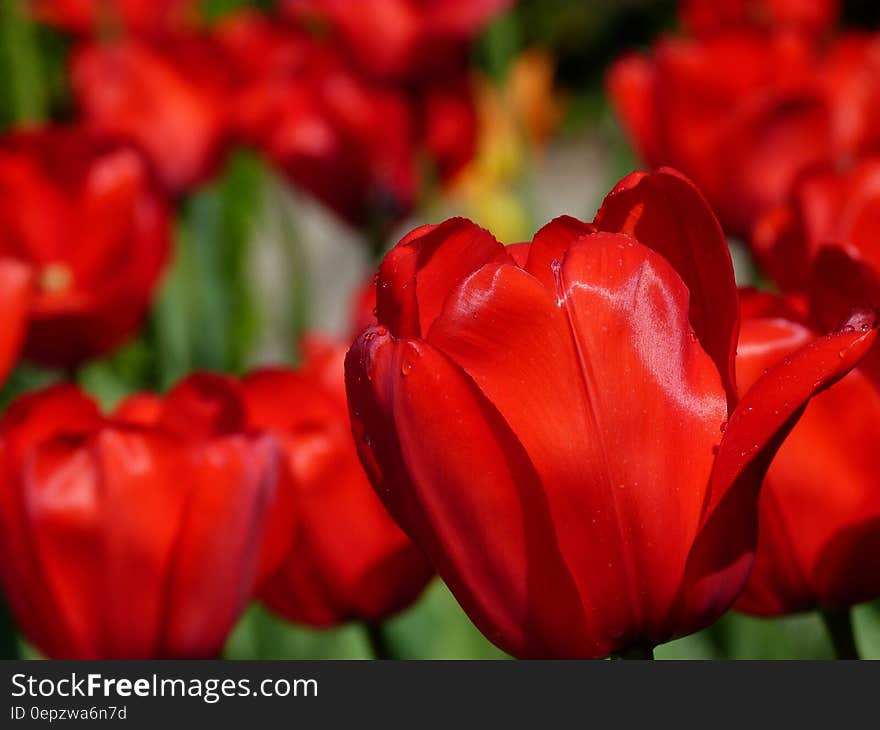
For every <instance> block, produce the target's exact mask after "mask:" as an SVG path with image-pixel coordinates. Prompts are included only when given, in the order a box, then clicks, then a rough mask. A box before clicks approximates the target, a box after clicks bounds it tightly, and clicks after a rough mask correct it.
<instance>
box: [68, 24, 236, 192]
mask: <svg viewBox="0 0 880 730" xmlns="http://www.w3.org/2000/svg"><path fill="white" fill-rule="evenodd" d="M70 73H71V83H72V86H73V91H74V94H75V96H76V98H77V102H78V104H79V107H80V112H81V114H82V116H83V118H84V120H85V123H86V124H87V125H88V126H89V128H90V129H91V130H92V131H93V132H94V133H95V134H97V135H99V136H101V137H104V138H109V139H113V140H122V141H125V142H129V143H131V144H134V145H135V146H137V147H138V148H139V149H140V150H141V151H142V152H143V153H144V155H145V156H146V158H147V159H148V160H149V161H150V163H151V165H152V167H153V170H154V172H155V174H156V175H157V176H158V178H159V179H160V180H161V182H162V184H163V185H164V187H165V188H166V189H167V190H169V191H171V192H174V193H180V192H184V191H186V190H187V189H189V188H191V187H193V186H195V185H196V184H198V183H200V182H202V181H203V180H205V179H207V178H208V177H209V176H210V175H211V174H212V173H213V172H214V171H215V170H216V169H217V167H218V166H219V163H220V161H221V159H222V155H223V151H224V146H225V142H226V136H227V133H228V129H227V120H226V115H227V113H228V109H227V105H228V102H229V100H228V99H227V97H226V94H227V93H228V83H229V82H228V79H227V78H226V75H225V74H226V63H225V59H224V58H223V56H222V54H221V53H220V51H219V49H218V48H216V47H215V45H214V44H213V43H212V42H211V41H210V39H209V38H207V37H196V36H175V37H174V38H173V39H169V40H167V41H166V42H164V43H161V44H160V43H153V44H148V43H145V42H141V41H136V40H129V41H120V42H118V43H112V44H109V45H106V44H96V43H94V44H86V45H83V46H81V47H80V48H78V49H77V51H76V52H75V53H74V55H73V58H72V61H71V68H70Z"/></svg>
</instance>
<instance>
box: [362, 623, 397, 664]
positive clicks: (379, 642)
mask: <svg viewBox="0 0 880 730" xmlns="http://www.w3.org/2000/svg"><path fill="white" fill-rule="evenodd" d="M365 627H366V630H367V639H368V640H369V642H370V648H371V649H372V651H373V658H374V659H394V658H395V657H394V652H393V651H392V649H391V645H390V644H389V642H388V633H387V632H386V631H385V627H384V626H383V625H382V624H381V623H367V624H366V625H365Z"/></svg>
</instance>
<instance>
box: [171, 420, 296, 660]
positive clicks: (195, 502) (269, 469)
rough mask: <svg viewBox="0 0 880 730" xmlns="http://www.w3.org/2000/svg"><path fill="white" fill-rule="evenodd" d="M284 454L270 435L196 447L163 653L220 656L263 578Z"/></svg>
mask: <svg viewBox="0 0 880 730" xmlns="http://www.w3.org/2000/svg"><path fill="white" fill-rule="evenodd" d="M278 458H279V453H278V445H277V443H276V441H275V439H274V438H272V437H270V436H261V437H258V438H256V439H249V438H247V437H242V436H229V437H225V438H218V439H212V440H211V441H208V442H205V443H204V444H202V445H201V448H196V449H194V450H193V451H192V452H191V458H190V461H189V464H188V466H187V467H186V468H185V469H183V470H182V472H183V475H181V476H179V477H178V481H179V483H182V484H186V485H187V486H188V487H189V490H190V493H189V501H188V505H187V512H186V515H185V516H184V520H183V525H182V527H181V532H180V536H179V540H178V543H177V546H176V550H175V557H174V569H173V573H172V575H171V578H170V584H169V587H168V593H167V599H166V600H167V615H166V620H165V624H164V627H163V637H162V648H161V649H160V652H159V655H160V656H174V657H187V658H201V659H208V658H211V659H213V658H216V656H217V654H218V652H219V651H220V650H221V649H222V647H223V642H224V641H225V639H226V635H227V634H228V632H229V630H230V629H231V628H232V625H233V623H234V622H235V621H236V619H237V618H238V617H239V615H240V614H241V612H242V611H243V610H244V608H245V606H246V605H247V602H248V601H249V600H250V598H251V595H252V592H253V589H254V585H255V581H256V579H257V569H258V560H259V555H260V539H261V536H262V530H263V525H264V523H265V520H266V518H267V508H268V506H269V505H270V503H271V499H272V496H273V491H274V488H275V484H276V481H277V470H278V468H279V463H278ZM184 476H185V478H184ZM217 525H223V529H222V530H218V529H217ZM206 616H210V621H206V620H205V617H206Z"/></svg>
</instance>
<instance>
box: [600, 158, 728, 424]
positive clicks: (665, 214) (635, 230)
mask: <svg viewBox="0 0 880 730" xmlns="http://www.w3.org/2000/svg"><path fill="white" fill-rule="evenodd" d="M594 222H595V225H596V227H597V228H598V229H599V230H603V231H612V232H621V233H627V234H629V235H631V236H632V237H633V238H635V239H636V240H637V241H639V243H641V244H643V245H645V246H648V247H649V248H652V249H654V250H655V251H657V252H658V253H659V254H660V255H661V256H663V257H664V258H665V259H666V260H667V261H668V262H669V263H670V264H672V266H673V268H675V270H676V271H677V272H678V274H679V276H681V278H682V280H683V281H684V283H685V286H686V287H687V288H688V291H689V292H690V320H691V324H692V325H693V328H694V331H695V332H696V334H697V337H698V338H699V340H700V343H701V344H702V345H703V349H705V350H706V352H707V353H708V354H709V356H710V357H711V358H712V359H713V360H714V361H715V364H716V366H717V368H718V372H719V373H721V379H722V382H723V383H724V389H725V391H726V392H727V402H728V408H729V409H730V410H731V411H732V410H733V407H734V406H735V404H736V402H737V392H736V378H735V374H734V373H735V370H734V357H735V355H736V342H737V337H738V335H739V306H738V302H737V296H736V283H735V279H734V275H733V264H732V262H731V259H730V251H729V250H728V248H727V241H726V239H725V237H724V233H723V232H722V230H721V226H720V225H719V224H718V219H717V218H716V217H715V214H714V213H713V212H712V209H711V208H710V207H709V204H708V203H707V202H706V199H705V198H704V197H703V195H702V194H701V193H700V191H699V190H697V188H696V187H695V186H694V184H693V183H692V182H691V181H690V180H688V179H687V178H686V177H684V176H683V175H682V174H681V173H679V172H677V171H675V170H672V169H671V168H661V169H660V170H659V171H657V172H656V173H653V174H648V173H643V172H635V173H633V174H632V175H629V176H628V177H626V178H624V179H623V180H621V181H620V182H619V183H618V184H617V187H615V188H614V190H613V191H611V193H610V194H609V195H608V197H607V198H605V202H604V203H602V207H601V208H600V209H599V212H598V213H597V214H596V220H595V221H594Z"/></svg>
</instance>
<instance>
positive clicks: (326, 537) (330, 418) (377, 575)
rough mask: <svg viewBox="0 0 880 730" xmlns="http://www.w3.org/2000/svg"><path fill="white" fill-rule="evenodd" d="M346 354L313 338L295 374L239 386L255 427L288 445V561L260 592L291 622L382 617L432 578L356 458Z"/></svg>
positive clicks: (263, 374) (258, 376) (274, 372)
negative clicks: (292, 518) (292, 521)
mask: <svg viewBox="0 0 880 730" xmlns="http://www.w3.org/2000/svg"><path fill="white" fill-rule="evenodd" d="M344 356H345V349H344V348H342V347H340V346H338V345H334V344H331V343H327V342H322V341H317V340H311V343H310V347H309V348H308V354H307V358H306V363H305V365H304V366H302V367H301V368H299V369H298V370H296V371H293V370H285V369H269V370H261V371H258V372H255V373H253V374H251V375H249V376H247V377H246V378H245V379H244V381H243V382H242V388H243V391H244V397H245V402H246V404H247V408H248V418H249V420H250V423H251V425H252V426H253V427H254V428H258V429H263V430H268V431H270V432H271V433H274V434H275V435H276V436H277V437H278V438H279V440H280V441H281V443H282V448H283V451H284V453H285V454H286V463H287V465H288V467H289V469H290V472H291V476H292V478H291V480H290V487H291V488H292V489H293V490H294V498H295V500H294V501H295V509H296V512H297V522H296V526H295V529H294V535H295V536H294V539H293V544H292V545H291V547H290V550H289V553H288V555H287V558H286V560H285V563H284V565H283V567H282V568H281V570H279V571H278V572H277V573H276V574H275V575H274V577H272V578H270V579H269V581H268V582H267V583H266V584H265V585H264V588H263V589H262V590H261V596H262V598H263V600H264V602H265V603H266V605H267V606H269V608H271V609H272V610H273V611H276V612H277V613H279V614H280V615H282V616H284V617H285V618H287V619H290V620H292V621H299V622H303V623H307V624H312V625H315V626H331V625H335V624H339V623H342V622H344V621H348V620H352V619H359V620H364V621H378V620H380V619H382V618H385V617H386V616H388V615H389V614H392V613H394V612H396V611H399V610H400V609H402V608H405V607H406V606H408V605H409V604H410V603H412V602H413V601H414V600H415V599H416V597H418V595H419V594H420V593H421V591H422V589H423V588H424V587H425V584H426V583H427V582H428V580H429V578H430V577H431V575H432V572H431V569H430V566H429V565H428V563H427V561H426V560H425V558H424V557H423V555H422V553H421V551H420V550H419V549H418V548H416V547H415V546H414V545H413V544H412V543H411V542H410V541H409V540H408V539H407V538H406V536H405V535H404V534H403V533H402V532H401V531H400V528H398V527H397V525H396V524H395V523H394V522H393V521H392V519H391V518H390V517H389V516H388V513H387V512H386V511H385V508H384V507H383V506H382V503H381V502H380V501H379V499H378V498H377V497H376V495H375V494H374V493H373V490H372V489H371V488H370V483H369V481H367V477H366V475H365V474H364V471H363V468H362V467H361V464H360V462H359V461H358V456H357V451H356V449H355V446H354V443H353V441H352V437H351V428H350V425H349V421H348V414H347V409H346V404H345V391H344V383H343V379H342V374H343V358H344Z"/></svg>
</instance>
